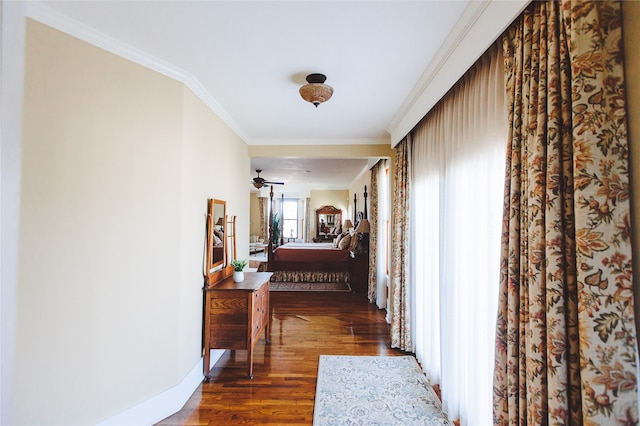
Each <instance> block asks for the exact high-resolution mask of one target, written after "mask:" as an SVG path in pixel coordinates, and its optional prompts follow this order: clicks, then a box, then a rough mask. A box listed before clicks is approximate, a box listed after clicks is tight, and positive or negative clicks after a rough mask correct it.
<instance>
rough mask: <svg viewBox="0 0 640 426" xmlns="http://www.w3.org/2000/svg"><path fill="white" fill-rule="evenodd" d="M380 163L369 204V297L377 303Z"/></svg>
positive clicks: (373, 172)
mask: <svg viewBox="0 0 640 426" xmlns="http://www.w3.org/2000/svg"><path fill="white" fill-rule="evenodd" d="M379 168H380V161H378V162H377V163H376V164H375V166H373V167H372V168H371V191H370V198H369V203H370V205H371V212H370V213H369V228H370V231H369V285H368V289H367V295H368V296H367V297H368V298H369V302H371V303H375V301H376V292H377V283H378V278H377V273H378V268H377V264H378V257H377V255H378V169H379Z"/></svg>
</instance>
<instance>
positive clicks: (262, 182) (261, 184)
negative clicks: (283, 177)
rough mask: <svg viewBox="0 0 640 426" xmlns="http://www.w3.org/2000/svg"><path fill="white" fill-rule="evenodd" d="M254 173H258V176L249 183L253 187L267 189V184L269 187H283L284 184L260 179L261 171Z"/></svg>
mask: <svg viewBox="0 0 640 426" xmlns="http://www.w3.org/2000/svg"><path fill="white" fill-rule="evenodd" d="M256 173H258V176H256V177H254V178H253V181H252V182H251V183H252V184H253V186H254V187H256V188H258V189H260V188H262V187H268V186H269V184H271V185H284V182H270V181H267V180H265V179H264V178H261V177H260V173H262V170H256Z"/></svg>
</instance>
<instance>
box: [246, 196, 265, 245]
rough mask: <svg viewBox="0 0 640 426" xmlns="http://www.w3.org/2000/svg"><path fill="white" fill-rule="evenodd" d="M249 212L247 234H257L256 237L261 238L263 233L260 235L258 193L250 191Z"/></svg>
mask: <svg viewBox="0 0 640 426" xmlns="http://www.w3.org/2000/svg"><path fill="white" fill-rule="evenodd" d="M250 205H251V207H250V210H251V214H250V220H251V224H250V228H249V235H257V236H258V238H262V237H263V235H260V204H259V200H258V193H257V192H252V193H251V204H250Z"/></svg>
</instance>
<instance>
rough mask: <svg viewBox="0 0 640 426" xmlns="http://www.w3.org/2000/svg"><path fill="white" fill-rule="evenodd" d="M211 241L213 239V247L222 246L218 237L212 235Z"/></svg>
mask: <svg viewBox="0 0 640 426" xmlns="http://www.w3.org/2000/svg"><path fill="white" fill-rule="evenodd" d="M213 239H214V245H216V246H218V245H220V244H222V240H221V239H220V238H218V236H217V235H216V234H213Z"/></svg>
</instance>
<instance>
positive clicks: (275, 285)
mask: <svg viewBox="0 0 640 426" xmlns="http://www.w3.org/2000/svg"><path fill="white" fill-rule="evenodd" d="M269 290H271V291H351V287H350V286H349V284H347V283H283V282H277V281H276V282H274V281H271V283H270V284H269Z"/></svg>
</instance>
